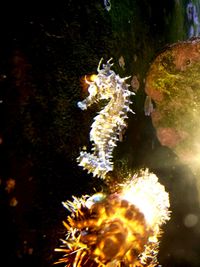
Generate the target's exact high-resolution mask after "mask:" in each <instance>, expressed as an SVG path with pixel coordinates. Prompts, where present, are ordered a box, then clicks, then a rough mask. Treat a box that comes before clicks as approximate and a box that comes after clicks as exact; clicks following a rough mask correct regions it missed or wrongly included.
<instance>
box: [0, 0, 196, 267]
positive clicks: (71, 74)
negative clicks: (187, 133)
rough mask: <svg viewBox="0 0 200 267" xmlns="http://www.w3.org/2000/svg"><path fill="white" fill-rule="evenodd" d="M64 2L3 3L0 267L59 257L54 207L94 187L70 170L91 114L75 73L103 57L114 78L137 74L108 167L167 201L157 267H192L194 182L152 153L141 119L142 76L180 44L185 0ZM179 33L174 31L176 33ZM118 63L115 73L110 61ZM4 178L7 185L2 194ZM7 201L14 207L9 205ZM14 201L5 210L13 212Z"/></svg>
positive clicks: (146, 123)
mask: <svg viewBox="0 0 200 267" xmlns="http://www.w3.org/2000/svg"><path fill="white" fill-rule="evenodd" d="M111 3H112V7H111V11H110V12H108V11H106V10H105V7H104V3H103V1H101V0H94V1H89V0H85V1H83V0H82V1H81V0H75V1H74V0H73V1H72V0H71V1H65V2H59V1H58V2H56V3H55V2H53V3H51V1H50V2H49V3H48V4H45V3H43V4H41V3H40V4H38V3H36V2H34V1H29V2H26V3H23V4H22V3H20V2H14V3H11V1H7V2H6V3H3V4H1V9H0V35H1V42H0V100H2V101H1V103H0V118H1V123H0V140H1V142H0V143H1V144H0V151H1V160H0V164H1V166H0V176H1V178H0V179H1V180H0V181H1V184H0V209H1V211H0V214H1V225H2V226H1V230H0V231H1V232H0V235H1V243H2V246H3V250H1V254H2V255H1V261H2V263H3V262H5V263H4V264H3V266H5V267H11V266H16V265H17V264H19V266H27V267H28V266H29V267H31V266H34V267H35V266H37V267H46V266H52V264H53V262H54V261H55V260H56V259H57V258H58V257H59V256H60V255H57V253H55V252H54V248H55V247H58V246H59V245H60V241H59V239H60V238H64V235H65V229H64V227H63V225H62V220H64V219H65V218H66V216H67V215H68V214H67V211H66V210H65V209H64V207H63V206H62V201H65V200H68V199H71V197H72V195H75V196H81V195H82V194H92V193H94V191H93V188H94V187H95V188H96V189H97V190H99V189H101V188H102V187H103V186H104V185H103V182H102V181H100V180H96V179H93V178H92V176H91V175H87V174H86V172H85V171H83V170H82V169H80V168H79V167H78V166H77V162H76V158H77V156H78V155H79V151H80V148H81V147H82V146H84V145H87V146H89V145H90V144H89V130H90V125H91V123H92V119H93V117H94V116H95V114H96V111H97V107H96V106H94V107H91V109H90V110H88V111H85V112H82V111H81V110H79V109H78V108H77V105H76V103H77V101H79V100H81V99H83V98H84V97H85V96H86V95H87V94H86V92H85V91H84V89H83V88H82V87H81V82H80V81H81V78H82V77H83V76H84V75H85V74H91V73H95V72H96V68H97V65H98V62H99V60H100V58H101V57H103V58H104V59H105V60H108V59H109V58H110V57H113V61H114V63H115V65H114V67H113V69H114V70H115V71H116V73H119V75H120V76H121V77H124V76H129V75H137V77H138V79H139V81H140V89H139V90H138V91H137V93H136V96H135V97H134V99H133V101H134V103H133V106H132V108H133V110H134V111H135V112H136V114H135V115H132V114H130V116H129V119H128V125H129V128H128V129H127V132H126V133H125V136H124V140H123V142H122V143H119V144H118V147H117V148H116V150H115V151H114V159H115V161H116V162H117V163H118V164H119V162H123V163H124V162H125V163H126V164H127V165H128V167H129V168H131V169H133V170H134V169H135V170H136V169H138V168H141V167H148V168H149V169H150V170H151V171H153V172H154V173H155V174H157V175H158V177H159V180H160V182H161V183H163V184H164V185H165V186H166V190H167V191H168V192H169V194H170V202H171V210H172V218H171V220H170V222H169V223H168V224H167V225H165V227H164V230H165V232H164V235H163V238H162V242H161V245H160V253H159V260H160V264H162V266H163V267H167V266H170V267H175V266H191V267H193V266H200V246H199V243H200V238H199V235H200V230H199V229H200V228H199V221H198V222H197V224H196V225H195V226H194V227H186V225H185V224H184V220H185V218H186V216H187V215H188V214H195V216H197V218H198V219H199V200H198V196H197V189H196V182H195V177H194V175H193V174H192V172H191V171H190V169H189V168H188V167H187V166H184V165H183V164H181V162H180V161H179V159H178V158H177V157H176V155H175V154H174V153H173V151H171V150H170V149H168V148H167V147H163V146H161V145H160V143H159V142H158V140H157V138H156V132H155V129H154V128H153V126H152V124H151V119H150V117H147V116H145V115H144V109H143V106H144V99H145V92H144V84H145V80H144V79H145V75H146V73H147V71H148V69H149V66H150V64H151V62H152V61H153V59H154V58H155V56H156V55H157V54H158V53H159V51H161V50H162V49H164V48H165V47H166V46H167V45H168V44H171V43H172V42H176V41H179V40H180V41H181V40H184V39H187V21H186V18H185V16H186V15H185V8H186V4H187V1H172V0H170V1H169V0H166V1H158V3H157V1H153V0H152V1H145V0H142V1H139V0H134V1H131V0H123V1H119V0H113V1H112V0H111ZM177 29H179V30H177ZM121 55H122V56H123V57H124V59H125V69H124V70H123V69H122V68H120V66H119V64H118V59H119V57H120V56H121ZM10 178H12V179H13V180H14V181H15V187H13V188H12V189H11V190H10V191H9V190H8V189H7V185H8V181H9V179H10ZM13 199H14V200H16V201H17V202H13ZM13 203H14V204H13Z"/></svg>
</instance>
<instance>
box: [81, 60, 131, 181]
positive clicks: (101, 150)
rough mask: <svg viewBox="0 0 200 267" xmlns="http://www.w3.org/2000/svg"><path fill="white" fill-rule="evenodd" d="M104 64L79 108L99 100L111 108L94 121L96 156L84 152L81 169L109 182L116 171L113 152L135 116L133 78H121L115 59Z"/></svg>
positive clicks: (91, 138) (93, 149) (105, 108)
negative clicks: (114, 64) (115, 68)
mask: <svg viewBox="0 0 200 267" xmlns="http://www.w3.org/2000/svg"><path fill="white" fill-rule="evenodd" d="M102 60H103V59H101V60H100V62H99V65H98V68H97V72H98V74H97V75H96V76H95V78H94V81H92V82H89V81H87V80H86V82H87V83H88V84H89V88H88V92H89V96H88V97H87V98H86V99H84V100H83V101H82V102H78V107H79V108H81V109H82V110H85V109H87V108H88V107H89V106H90V105H92V104H93V103H95V102H97V101H99V100H104V99H106V100H108V103H107V105H106V106H105V107H104V108H103V109H102V110H101V111H100V112H99V114H98V115H97V116H96V117H95V118H94V122H93V124H92V126H91V131H90V141H91V142H92V153H87V152H86V151H81V152H80V156H79V157H78V158H77V161H78V162H79V166H82V167H83V168H84V169H86V170H88V172H89V173H92V174H93V176H97V177H100V178H103V179H104V178H105V176H106V174H107V173H108V172H109V171H112V170H113V162H112V157H113V156H112V152H113V149H114V147H115V146H116V142H117V141H118V140H119V139H120V136H121V133H122V131H123V130H124V129H125V128H126V126H127V125H126V122H125V120H126V119H127V118H128V117H127V113H128V112H132V113H134V112H133V111H132V110H131V109H130V107H129V105H130V104H131V103H132V102H131V100H130V97H131V95H135V93H134V92H131V91H129V90H128V87H129V86H130V85H128V84H127V83H126V82H125V80H127V79H129V78H130V77H125V78H120V77H119V75H116V73H115V72H114V71H113V70H111V67H112V65H113V64H111V63H110V61H111V60H112V58H111V59H110V60H108V61H107V63H106V64H103V65H102V68H101V63H102Z"/></svg>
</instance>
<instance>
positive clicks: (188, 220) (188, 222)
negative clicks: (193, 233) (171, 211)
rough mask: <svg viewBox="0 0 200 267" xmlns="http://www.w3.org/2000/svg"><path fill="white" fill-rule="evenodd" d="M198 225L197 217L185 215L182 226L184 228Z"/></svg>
mask: <svg viewBox="0 0 200 267" xmlns="http://www.w3.org/2000/svg"><path fill="white" fill-rule="evenodd" d="M197 223H198V217H197V216H196V215H195V214H192V213H190V214H187V215H186V216H185V218H184V224H185V226H186V227H189V228H190V227H194V226H195V225H196V224H197Z"/></svg>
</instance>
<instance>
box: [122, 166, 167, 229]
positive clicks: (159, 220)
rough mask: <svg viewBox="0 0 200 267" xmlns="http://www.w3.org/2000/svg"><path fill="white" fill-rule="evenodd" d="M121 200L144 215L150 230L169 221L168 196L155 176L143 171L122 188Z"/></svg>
mask: <svg viewBox="0 0 200 267" xmlns="http://www.w3.org/2000/svg"><path fill="white" fill-rule="evenodd" d="M122 198H123V199H126V200H127V201H129V202H130V203H132V204H134V205H135V206H136V207H138V208H139V210H140V211H141V212H142V213H143V214H144V216H145V218H146V221H147V223H148V224H149V225H150V226H151V227H152V228H155V229H156V228H158V227H159V226H160V225H162V224H163V223H164V222H165V221H167V220H169V217H170V212H169V210H168V208H169V207H170V203H169V195H168V193H167V192H166V191H165V188H164V186H163V185H161V184H160V183H159V182H158V178H157V176H156V175H155V174H153V173H149V172H148V170H146V171H144V172H143V174H142V175H141V177H133V179H132V180H131V181H130V182H129V184H127V185H126V186H125V187H124V190H123V192H122Z"/></svg>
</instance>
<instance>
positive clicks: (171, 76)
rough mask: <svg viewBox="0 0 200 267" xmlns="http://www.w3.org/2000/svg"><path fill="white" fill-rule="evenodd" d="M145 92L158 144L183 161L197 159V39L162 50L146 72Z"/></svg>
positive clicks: (199, 109)
mask: <svg viewBox="0 0 200 267" xmlns="http://www.w3.org/2000/svg"><path fill="white" fill-rule="evenodd" d="M145 92H146V94H147V95H149V96H150V97H151V98H152V100H153V103H154V111H153V112H152V114H151V118H152V123H153V125H154V127H155V128H156V133H157V137H158V139H159V141H160V143H161V144H162V145H164V146H167V147H170V148H171V149H173V151H174V152H175V153H176V154H177V155H178V156H179V157H180V158H181V159H182V160H183V161H184V162H186V163H189V164H191V163H192V162H196V161H197V158H198V157H199V156H200V147H199V146H200V145H199V140H200V124H199V117H200V39H199V38H196V39H192V40H189V41H185V42H179V43H175V44H173V45H171V46H169V47H167V48H166V49H165V50H164V51H162V52H161V53H160V54H159V55H158V56H157V57H156V58H155V60H154V61H153V62H152V64H151V66H150V69H149V71H148V73H147V78H146V83H145ZM198 154H199V155H198ZM199 158H200V157H199Z"/></svg>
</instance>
